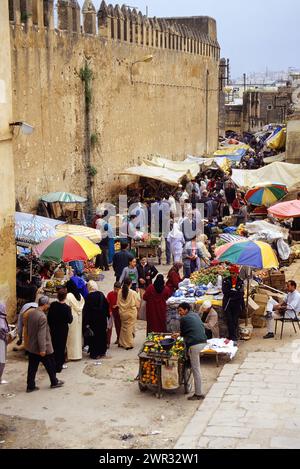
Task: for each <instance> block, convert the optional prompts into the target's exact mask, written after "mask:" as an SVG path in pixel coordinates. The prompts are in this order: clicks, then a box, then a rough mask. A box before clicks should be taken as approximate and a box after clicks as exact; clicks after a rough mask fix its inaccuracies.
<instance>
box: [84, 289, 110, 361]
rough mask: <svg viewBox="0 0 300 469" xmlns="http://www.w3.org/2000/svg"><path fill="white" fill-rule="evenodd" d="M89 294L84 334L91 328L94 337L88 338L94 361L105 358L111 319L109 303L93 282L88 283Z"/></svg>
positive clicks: (86, 302)
mask: <svg viewBox="0 0 300 469" xmlns="http://www.w3.org/2000/svg"><path fill="white" fill-rule="evenodd" d="M87 286H88V290H89V294H88V296H87V297H86V300H85V304H84V308H83V333H85V331H86V329H87V328H89V329H90V330H91V331H92V333H93V335H91V336H90V337H89V338H88V344H89V354H90V358H91V359H92V360H96V359H97V358H104V357H105V355H106V352H107V321H108V319H109V317H110V314H109V305H108V301H107V299H106V298H105V296H104V294H103V293H102V292H100V291H99V288H98V285H97V283H96V282H94V281H93V280H90V281H89V282H88V285H87Z"/></svg>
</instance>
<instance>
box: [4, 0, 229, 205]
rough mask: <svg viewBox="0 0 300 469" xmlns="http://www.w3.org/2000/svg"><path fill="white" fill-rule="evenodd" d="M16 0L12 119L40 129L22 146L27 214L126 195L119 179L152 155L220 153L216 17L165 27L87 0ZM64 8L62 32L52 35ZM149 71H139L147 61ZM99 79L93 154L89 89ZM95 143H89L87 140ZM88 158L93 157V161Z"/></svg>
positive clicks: (12, 3)
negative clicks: (63, 197)
mask: <svg viewBox="0 0 300 469" xmlns="http://www.w3.org/2000/svg"><path fill="white" fill-rule="evenodd" d="M56 3H57V5H55V2H54V1H53V0H48V1H47V0H44V1H43V0H9V7H10V24H11V45H12V74H13V113H14V120H24V121H27V122H29V123H30V124H32V125H33V126H34V127H35V132H34V134H32V135H30V136H29V137H28V136H27V137H26V136H23V135H19V136H18V138H17V139H15V140H14V159H15V172H16V192H17V199H18V200H19V202H20V204H21V207H22V209H24V210H31V209H34V208H35V207H36V204H37V200H38V198H39V197H40V196H41V195H42V194H43V193H46V192H50V191H58V190H66V191H72V192H76V193H79V194H82V195H85V194H86V185H87V175H86V173H87V169H88V168H87V166H89V167H93V169H96V171H97V174H96V176H94V178H92V181H93V196H94V202H95V203H98V202H100V201H101V200H103V199H109V198H110V197H111V196H114V195H116V194H118V193H119V192H120V191H121V190H122V187H124V186H125V185H126V184H127V183H128V182H130V179H126V178H124V177H122V178H120V177H119V176H118V171H119V170H120V169H123V168H124V167H126V166H129V165H135V164H138V163H139V162H140V161H141V160H142V159H144V158H147V157H150V156H151V155H153V154H161V155H164V156H166V157H169V158H174V159H182V158H184V157H185V156H186V155H187V154H195V155H201V154H204V153H207V152H211V151H213V150H215V148H216V146H217V140H218V91H219V83H218V76H219V58H220V49H219V45H218V42H217V33H216V22H215V20H213V19H211V18H208V17H194V18H178V19H176V18H171V19H164V18H162V19H157V18H147V17H145V16H143V15H142V14H141V13H140V12H137V11H136V10H130V9H128V8H126V7H125V6H123V7H122V8H120V7H119V6H118V5H117V6H116V7H113V6H111V5H108V6H107V5H106V4H105V2H102V4H101V6H100V9H99V11H98V12H96V10H95V7H94V5H93V3H92V2H91V1H90V0H87V1H86V2H85V4H84V7H83V10H82V15H81V11H80V7H79V5H78V3H77V1H76V0H58V1H57V2H56ZM55 6H57V14H58V29H55V27H54V8H55ZM150 54H151V55H153V60H152V61H151V62H149V63H143V62H141V63H136V64H135V65H132V64H133V63H134V62H136V61H139V60H142V59H143V58H144V57H145V56H147V55H150ZM86 64H87V66H88V67H89V69H90V70H91V71H92V74H93V79H92V81H91V99H92V102H91V110H90V116H89V117H90V132H91V135H92V138H93V145H92V148H91V153H90V155H87V154H86V139H85V131H86V125H85V123H86V121H85V93H84V90H85V88H84V83H83V81H82V80H81V78H80V73H81V70H82V68H83V67H84V66H85V65H86ZM89 137H90V136H89ZM87 156H88V157H87Z"/></svg>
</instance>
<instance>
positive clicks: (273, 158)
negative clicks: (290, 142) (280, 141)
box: [264, 153, 286, 164]
mask: <svg viewBox="0 0 300 469" xmlns="http://www.w3.org/2000/svg"><path fill="white" fill-rule="evenodd" d="M285 160H286V154H285V153H279V155H274V156H268V157H267V158H264V163H265V164H270V163H276V162H279V163H282V162H283V161H285Z"/></svg>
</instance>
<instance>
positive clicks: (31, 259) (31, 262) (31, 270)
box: [30, 247, 32, 283]
mask: <svg viewBox="0 0 300 469" xmlns="http://www.w3.org/2000/svg"><path fill="white" fill-rule="evenodd" d="M30 250H31V256H30V257H31V259H30V283H31V281H32V247H31V248H30Z"/></svg>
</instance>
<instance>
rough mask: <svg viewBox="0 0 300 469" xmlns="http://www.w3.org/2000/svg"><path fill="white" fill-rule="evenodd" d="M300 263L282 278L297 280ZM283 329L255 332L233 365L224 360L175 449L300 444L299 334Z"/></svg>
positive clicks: (290, 268)
mask: <svg viewBox="0 0 300 469" xmlns="http://www.w3.org/2000/svg"><path fill="white" fill-rule="evenodd" d="M299 265H300V263H299V261H297V262H296V263H294V264H292V265H291V266H290V267H289V268H288V269H287V272H286V277H287V280H290V279H294V280H295V281H296V282H297V283H298V284H299V285H300V269H299ZM287 328H288V329H287V330H286V331H285V335H284V339H283V341H282V342H281V341H280V340H278V339H277V340H274V341H273V340H271V341H263V340H262V335H263V333H264V330H256V331H255V336H254V337H253V339H252V340H251V341H250V342H249V343H248V344H247V346H246V347H242V350H241V352H242V353H240V354H239V356H238V357H237V360H235V362H234V364H228V365H225V367H224V368H223V370H222V371H221V373H220V375H219V377H218V378H217V382H216V383H215V384H214V385H213V386H212V388H211V389H210V391H209V393H208V394H207V397H206V399H205V401H204V402H203V403H202V404H201V405H200V407H199V409H198V411H197V412H196V413H195V415H194V416H193V418H192V419H191V421H190V423H189V424H188V425H187V427H186V429H185V431H184V432H183V434H182V435H181V437H180V438H179V439H178V441H177V443H176V448H178V449H183V448H206V449H212V448H218V449H221V448H228V449H229V448H240V449H242V448H245V449H247V448H250V449H256V448H257V449H258V448H263V449H269V448H280V449H290V448H291V449H292V448H296V449H299V448H300V340H299V339H300V334H299V333H298V337H297V336H295V334H294V332H293V329H292V326H287ZM255 343H256V350H255ZM268 347H269V351H268ZM242 357H243V360H241V358H242ZM237 362H239V363H237Z"/></svg>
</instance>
